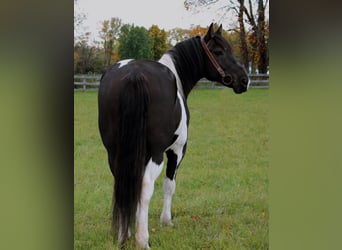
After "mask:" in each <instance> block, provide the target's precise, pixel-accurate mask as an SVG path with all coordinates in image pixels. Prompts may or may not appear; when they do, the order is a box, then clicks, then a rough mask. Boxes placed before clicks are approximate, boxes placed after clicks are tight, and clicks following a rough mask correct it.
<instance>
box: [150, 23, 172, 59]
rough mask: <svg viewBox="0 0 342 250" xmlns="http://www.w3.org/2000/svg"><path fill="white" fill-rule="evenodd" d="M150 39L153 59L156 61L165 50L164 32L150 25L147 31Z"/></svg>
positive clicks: (165, 34) (165, 35)
mask: <svg viewBox="0 0 342 250" xmlns="http://www.w3.org/2000/svg"><path fill="white" fill-rule="evenodd" d="M148 33H149V35H150V37H152V39H153V59H154V60H158V59H159V58H161V56H162V55H163V54H164V52H165V51H166V49H167V47H168V46H167V43H166V37H167V33H166V32H165V30H161V29H159V27H158V26H157V25H152V26H151V28H150V29H149V31H148Z"/></svg>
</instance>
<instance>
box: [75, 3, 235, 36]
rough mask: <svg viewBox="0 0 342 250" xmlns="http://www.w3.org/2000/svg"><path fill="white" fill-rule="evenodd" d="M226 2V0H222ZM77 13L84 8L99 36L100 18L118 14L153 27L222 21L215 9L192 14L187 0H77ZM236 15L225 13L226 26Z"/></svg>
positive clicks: (130, 21)
mask: <svg viewBox="0 0 342 250" xmlns="http://www.w3.org/2000/svg"><path fill="white" fill-rule="evenodd" d="M220 2H222V3H223V2H225V1H220ZM77 5H78V6H75V13H76V14H77V13H79V12H83V13H84V14H86V17H87V19H86V20H85V21H84V22H83V27H84V28H85V29H86V31H90V32H92V33H93V36H97V35H98V33H99V30H100V29H101V27H102V26H101V21H103V20H109V19H110V18H112V17H118V18H120V19H121V20H122V22H123V23H128V24H135V25H137V26H144V27H145V28H147V29H148V28H150V27H151V25H152V24H156V25H158V26H159V28H162V29H165V30H170V29H173V28H177V27H178V28H190V27H191V25H200V26H203V27H207V26H209V24H210V23H211V22H218V23H221V22H222V20H221V18H222V15H218V14H217V12H216V11H212V9H214V7H212V8H211V9H209V10H205V11H201V12H200V13H197V14H193V13H192V12H189V11H186V10H185V8H184V0H78V4H77ZM234 19H235V18H229V17H225V19H224V23H223V28H226V29H227V28H229V27H228V26H229V24H231V23H232V22H233V21H234Z"/></svg>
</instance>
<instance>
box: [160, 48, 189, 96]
mask: <svg viewBox="0 0 342 250" xmlns="http://www.w3.org/2000/svg"><path fill="white" fill-rule="evenodd" d="M158 62H159V63H161V64H163V65H165V66H166V67H168V68H169V69H170V70H171V71H172V73H173V74H174V75H175V77H176V84H177V89H178V91H179V92H180V94H181V96H182V97H183V98H184V91H183V85H182V82H181V80H180V78H179V75H178V73H177V70H176V67H175V64H174V63H173V61H172V58H171V56H170V55H169V54H167V53H166V54H164V55H163V56H162V57H161V58H160V59H159V61H158Z"/></svg>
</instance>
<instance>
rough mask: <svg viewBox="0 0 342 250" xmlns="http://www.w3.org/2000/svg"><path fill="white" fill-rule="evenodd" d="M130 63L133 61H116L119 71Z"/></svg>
mask: <svg viewBox="0 0 342 250" xmlns="http://www.w3.org/2000/svg"><path fill="white" fill-rule="evenodd" d="M130 61H133V59H125V60H122V61H118V62H117V63H118V64H119V69H120V68H122V67H123V66H125V65H127V64H128V63H129V62H130Z"/></svg>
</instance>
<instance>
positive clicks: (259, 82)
mask: <svg viewBox="0 0 342 250" xmlns="http://www.w3.org/2000/svg"><path fill="white" fill-rule="evenodd" d="M248 76H249V78H250V81H251V82H250V86H249V87H250V88H269V87H270V83H269V75H268V74H249V75H248ZM100 79H101V75H95V74H94V75H74V91H90V90H97V89H98V87H99V85H100ZM195 88H225V87H224V86H222V85H221V84H220V83H217V82H210V81H208V80H207V79H204V78H203V79H201V80H200V81H199V82H198V83H197V84H196V86H195Z"/></svg>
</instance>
